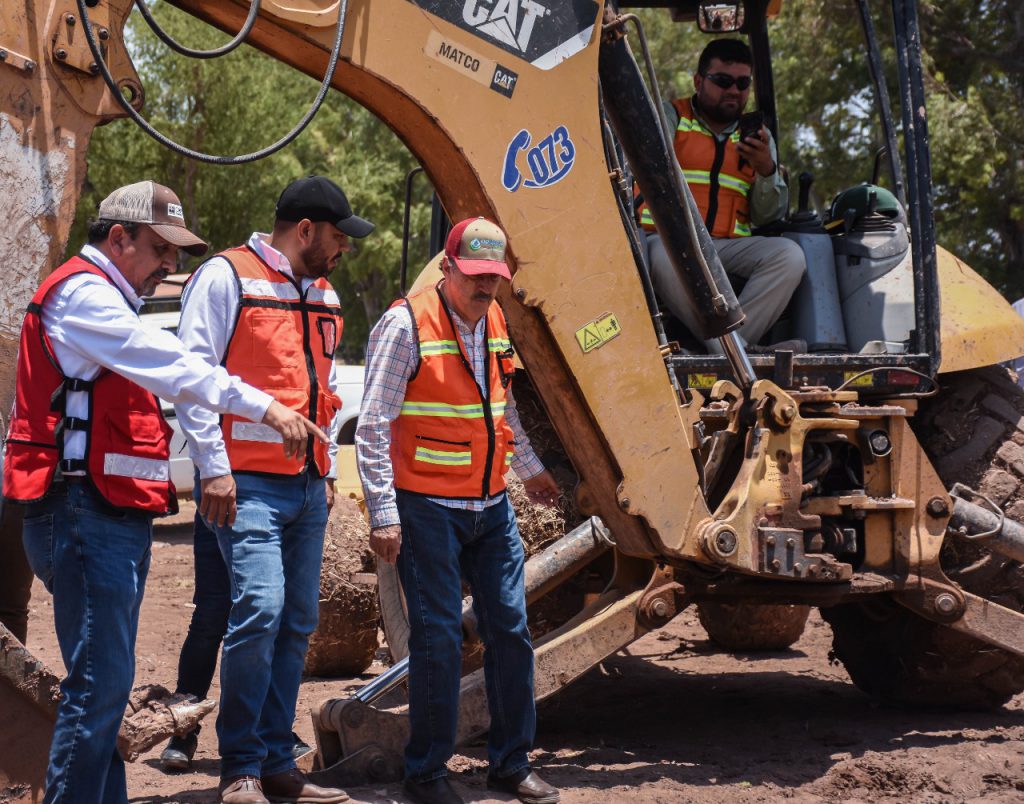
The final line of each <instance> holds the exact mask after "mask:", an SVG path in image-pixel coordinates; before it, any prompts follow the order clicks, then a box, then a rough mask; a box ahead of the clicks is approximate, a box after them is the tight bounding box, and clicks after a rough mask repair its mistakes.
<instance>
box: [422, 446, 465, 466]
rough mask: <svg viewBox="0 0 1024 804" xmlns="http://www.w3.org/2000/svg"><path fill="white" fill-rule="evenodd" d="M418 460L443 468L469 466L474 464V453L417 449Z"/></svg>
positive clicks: (425, 448)
mask: <svg viewBox="0 0 1024 804" xmlns="http://www.w3.org/2000/svg"><path fill="white" fill-rule="evenodd" d="M416 460H417V461H423V462H424V463H437V464H441V465H443V466H469V465H470V464H472V463H473V453H472V452H448V451H447V450H438V449H428V448H427V447H416Z"/></svg>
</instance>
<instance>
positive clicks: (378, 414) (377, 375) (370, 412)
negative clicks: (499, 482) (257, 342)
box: [356, 305, 544, 528]
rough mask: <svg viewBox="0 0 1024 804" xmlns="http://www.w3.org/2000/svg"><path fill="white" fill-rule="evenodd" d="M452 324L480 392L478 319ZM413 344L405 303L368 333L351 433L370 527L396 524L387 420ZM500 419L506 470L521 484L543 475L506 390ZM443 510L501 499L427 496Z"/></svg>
mask: <svg viewBox="0 0 1024 804" xmlns="http://www.w3.org/2000/svg"><path fill="white" fill-rule="evenodd" d="M452 320H453V321H454V322H455V328H456V330H457V331H458V334H459V338H461V340H462V343H463V346H465V348H466V353H467V356H468V357H469V362H470V365H471V366H472V367H473V377H474V379H475V380H476V384H477V386H479V387H480V388H481V389H485V388H486V383H487V373H486V372H487V344H486V325H487V317H486V316H484V317H483V318H481V319H480V321H479V322H478V323H477V325H476V328H475V329H474V330H472V331H471V330H470V329H469V327H468V326H467V325H466V323H465V322H464V321H463V320H462V319H461V318H459V317H458V316H457V315H456V314H455V313H454V311H453V312H452ZM418 353H419V344H417V342H416V337H415V335H414V332H413V322H412V316H411V315H410V314H409V308H408V307H406V306H405V305H398V306H396V307H392V308H391V309H390V310H388V311H387V312H386V313H384V315H383V316H382V317H381V319H380V321H378V322H377V325H376V326H375V327H374V328H373V331H372V332H371V333H370V340H369V343H368V344H367V355H366V380H365V385H364V388H363V401H362V403H361V405H360V408H359V426H358V427H357V429H356V457H357V460H358V463H359V474H360V476H361V478H362V481H363V492H364V494H365V497H366V508H367V510H368V511H369V512H370V525H371V527H374V528H381V527H384V526H385V525H397V524H398V507H397V505H396V504H395V485H394V479H395V478H394V471H393V470H392V466H391V422H393V421H394V420H395V419H396V418H398V414H399V412H400V411H401V410H402V403H403V401H404V400H405V389H406V386H407V385H408V383H409V377H410V376H411V375H412V372H413V369H414V368H415V367H416V364H417V362H418V360H419V354H418ZM505 421H507V422H508V425H509V427H511V428H512V432H513V434H514V436H515V440H516V451H515V455H513V456H512V470H513V471H514V472H515V473H516V475H518V476H519V478H520V479H521V480H527V479H529V478H531V477H533V476H535V475H539V474H540V473H541V472H543V471H544V464H542V463H541V462H540V459H539V458H538V457H537V456H536V454H535V453H534V451H533V447H531V446H530V439H529V438H528V437H527V436H526V433H525V432H524V431H523V426H522V424H521V423H520V421H519V414H518V413H517V412H516V404H515V400H514V399H513V398H512V389H511V388H510V389H509V394H508V402H507V405H506V407H505ZM430 499H431V500H433V501H434V502H436V503H438V504H439V505H443V506H445V507H447V508H459V509H462V510H467V511H482V510H483V509H484V508H486V507H487V506H489V505H495V504H496V503H498V502H500V501H501V495H498V496H497V497H493V498H491V499H487V500H450V499H447V498H443V497H431V498H430Z"/></svg>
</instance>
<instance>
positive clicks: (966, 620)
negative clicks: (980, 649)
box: [951, 592, 1024, 656]
mask: <svg viewBox="0 0 1024 804" xmlns="http://www.w3.org/2000/svg"><path fill="white" fill-rule="evenodd" d="M961 594H962V595H963V598H964V603H965V608H964V615H963V617H961V618H960V619H959V620H957V621H956V622H954V623H952V624H951V627H952V628H955V629H956V630H957V631H961V632H963V633H965V634H970V635H971V636H973V637H977V638H978V639H980V640H982V641H983V642H988V643H990V644H992V645H998V646H999V647H1000V648H1003V649H1004V650H1008V651H1010V652H1011V653H1016V654H1017V655H1018V656H1024V614H1022V613H1020V612H1018V611H1014V610H1013V609H1008V608H1006V607H1005V606H1000V605H999V604H998V603H993V602H992V601H991V600H986V599H985V598H983V597H979V596H978V595H972V594H971V593H970V592H962V593H961Z"/></svg>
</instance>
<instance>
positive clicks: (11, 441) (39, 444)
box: [4, 438, 57, 449]
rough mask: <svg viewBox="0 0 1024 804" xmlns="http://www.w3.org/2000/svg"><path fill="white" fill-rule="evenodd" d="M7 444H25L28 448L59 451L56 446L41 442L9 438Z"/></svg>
mask: <svg viewBox="0 0 1024 804" xmlns="http://www.w3.org/2000/svg"><path fill="white" fill-rule="evenodd" d="M4 443H5V444H24V445H25V446H26V447H40V448H41V449H57V446H56V445H55V444H44V443H42V442H41V441H24V440H22V439H20V438H8V439H6V440H5V441H4Z"/></svg>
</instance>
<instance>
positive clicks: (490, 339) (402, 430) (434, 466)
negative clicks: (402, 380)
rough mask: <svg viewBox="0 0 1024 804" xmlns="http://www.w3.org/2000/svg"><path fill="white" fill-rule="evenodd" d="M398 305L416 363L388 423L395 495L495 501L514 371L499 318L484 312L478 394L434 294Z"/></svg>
mask: <svg viewBox="0 0 1024 804" xmlns="http://www.w3.org/2000/svg"><path fill="white" fill-rule="evenodd" d="M438 287H440V285H438ZM398 304H405V305H406V306H408V308H409V312H410V314H411V315H412V319H413V322H414V325H415V328H416V339H417V346H418V349H419V359H418V362H417V364H416V367H415V369H414V370H413V374H412V377H411V378H410V379H409V383H408V385H407V387H406V391H405V401H404V402H403V403H402V410H401V413H400V414H399V416H398V418H396V419H395V421H394V422H392V424H391V464H392V467H393V469H394V473H395V488H397V489H402V490H403V491H411V492H414V493H417V494H425V495H427V496H430V497H447V498H450V499H461V500H481V499H486V498H488V497H494V496H495V495H497V494H500V493H501V492H503V491H504V490H505V478H504V475H505V472H506V471H507V470H508V467H509V464H510V463H511V462H512V455H513V452H514V450H515V445H514V443H513V440H512V430H511V428H510V427H509V426H508V424H506V422H505V401H506V399H507V393H508V391H507V389H508V388H509V386H510V384H511V379H512V374H513V373H514V371H515V366H514V364H513V362H512V357H513V352H512V344H511V343H510V341H509V339H508V327H507V326H506V324H505V314H504V313H503V312H502V310H501V307H499V306H498V305H497V304H496V303H494V304H491V306H490V309H489V310H488V311H487V323H486V338H487V357H486V359H487V390H486V393H485V392H483V391H481V390H480V387H479V386H478V385H477V384H476V380H475V379H474V377H473V368H472V365H471V363H470V361H469V357H468V355H467V354H466V348H465V346H464V344H463V343H462V339H461V338H460V337H459V335H458V332H457V331H456V328H455V323H454V322H453V320H452V314H451V311H450V310H449V309H448V305H447V304H446V303H445V301H444V298H443V297H442V296H441V294H440V293H439V292H438V289H437V287H432V288H427V289H425V290H422V291H420V292H418V293H415V294H413V295H412V296H409V297H408V298H406V299H399V300H398V301H396V302H395V304H394V305H392V306H395V305H398Z"/></svg>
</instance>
